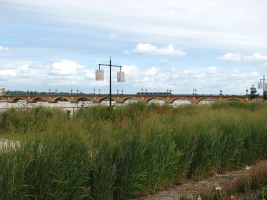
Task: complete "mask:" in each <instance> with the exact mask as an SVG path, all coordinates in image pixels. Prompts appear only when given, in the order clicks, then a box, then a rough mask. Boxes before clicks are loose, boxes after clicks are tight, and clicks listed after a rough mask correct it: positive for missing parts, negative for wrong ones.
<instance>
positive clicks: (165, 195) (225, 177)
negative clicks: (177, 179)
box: [136, 160, 267, 200]
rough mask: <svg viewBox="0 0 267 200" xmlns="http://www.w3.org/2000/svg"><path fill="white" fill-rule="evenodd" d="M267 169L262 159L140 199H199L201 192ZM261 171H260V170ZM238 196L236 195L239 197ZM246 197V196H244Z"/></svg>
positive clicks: (225, 185)
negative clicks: (240, 167)
mask: <svg viewBox="0 0 267 200" xmlns="http://www.w3.org/2000/svg"><path fill="white" fill-rule="evenodd" d="M264 169H265V170H266V169H267V160H264V161H261V162H259V163H257V164H255V165H253V166H247V167H246V168H244V169H241V170H238V171H231V172H226V173H224V174H216V175H215V176H213V177H211V178H209V179H206V180H201V181H199V182H188V183H185V184H182V185H179V186H175V187H174V188H170V189H168V190H166V191H161V192H159V193H157V194H154V195H148V196H145V197H138V198H136V199H138V200H179V199H181V198H182V197H185V198H190V199H198V194H199V193H201V192H202V193H208V192H209V191H211V190H212V189H216V188H217V189H222V190H223V189H227V188H229V187H231V185H232V184H233V183H234V182H236V181H238V180H244V179H245V180H248V179H249V178H251V176H252V175H253V172H256V171H258V170H264ZM258 172H259V171H258ZM252 192H253V193H254V194H259V193H260V192H261V191H260V190H255V191H252ZM237 198H238V197H235V199H237ZM244 198H245V196H244Z"/></svg>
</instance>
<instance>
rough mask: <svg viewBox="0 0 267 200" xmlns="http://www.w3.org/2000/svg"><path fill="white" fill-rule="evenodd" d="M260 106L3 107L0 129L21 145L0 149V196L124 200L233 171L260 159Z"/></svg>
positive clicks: (263, 148)
mask: <svg viewBox="0 0 267 200" xmlns="http://www.w3.org/2000/svg"><path fill="white" fill-rule="evenodd" d="M266 111H267V107H266V105H264V104H256V103H242V102H215V103H214V104H211V105H205V106H194V105H189V106H183V107H176V108H173V107H170V106H168V105H164V106H160V105H157V104H153V105H147V104H145V103H142V102H138V103H134V104H129V105H127V106H123V107H116V108H115V109H114V108H109V107H104V106H99V107H97V106H96V107H88V108H82V109H80V110H78V111H77V112H76V113H74V115H73V116H72V117H69V115H68V114H67V113H66V112H64V111H62V110H60V109H49V108H41V107H39V108H35V109H33V110H28V111H22V110H15V109H10V110H7V111H5V112H3V113H1V115H0V124H1V126H0V135H1V138H3V139H12V140H19V141H20V142H21V143H20V144H21V145H20V148H16V149H11V150H10V151H8V152H5V153H1V154H0V171H1V173H0V185H1V187H0V193H1V199H10V198H18V199H112V198H113V199H131V198H132V197H134V196H137V195H145V194H149V193H153V192H155V191H157V190H161V189H164V188H166V187H169V186H171V185H172V184H177V183H181V182H182V181H183V180H185V179H188V178H194V179H199V178H204V177H205V176H208V175H210V174H212V173H221V172H223V171H226V170H230V169H236V168H238V167H242V166H245V165H247V164H251V163H254V162H256V161H258V160H259V159H264V158H266V155H267V144H266V141H267V134H266V133H267V127H266V122H267V116H266V115H267V114H266V113H267V112H266ZM40 144H41V146H40Z"/></svg>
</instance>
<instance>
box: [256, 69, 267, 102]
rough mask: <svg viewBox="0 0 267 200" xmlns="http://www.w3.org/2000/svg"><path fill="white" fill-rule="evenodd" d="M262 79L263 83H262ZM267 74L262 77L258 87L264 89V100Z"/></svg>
mask: <svg viewBox="0 0 267 200" xmlns="http://www.w3.org/2000/svg"><path fill="white" fill-rule="evenodd" d="M261 80H262V83H261ZM265 80H266V79H265V74H264V75H263V78H262V79H260V82H259V83H258V89H263V92H262V96H263V101H264V92H265V89H266V88H265Z"/></svg>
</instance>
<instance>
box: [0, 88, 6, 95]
mask: <svg viewBox="0 0 267 200" xmlns="http://www.w3.org/2000/svg"><path fill="white" fill-rule="evenodd" d="M4 95H5V88H4V87H2V86H0V96H4Z"/></svg>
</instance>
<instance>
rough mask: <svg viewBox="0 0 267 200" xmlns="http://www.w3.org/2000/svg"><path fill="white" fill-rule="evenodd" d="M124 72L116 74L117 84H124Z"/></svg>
mask: <svg viewBox="0 0 267 200" xmlns="http://www.w3.org/2000/svg"><path fill="white" fill-rule="evenodd" d="M124 77H125V75H124V72H117V82H124Z"/></svg>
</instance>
